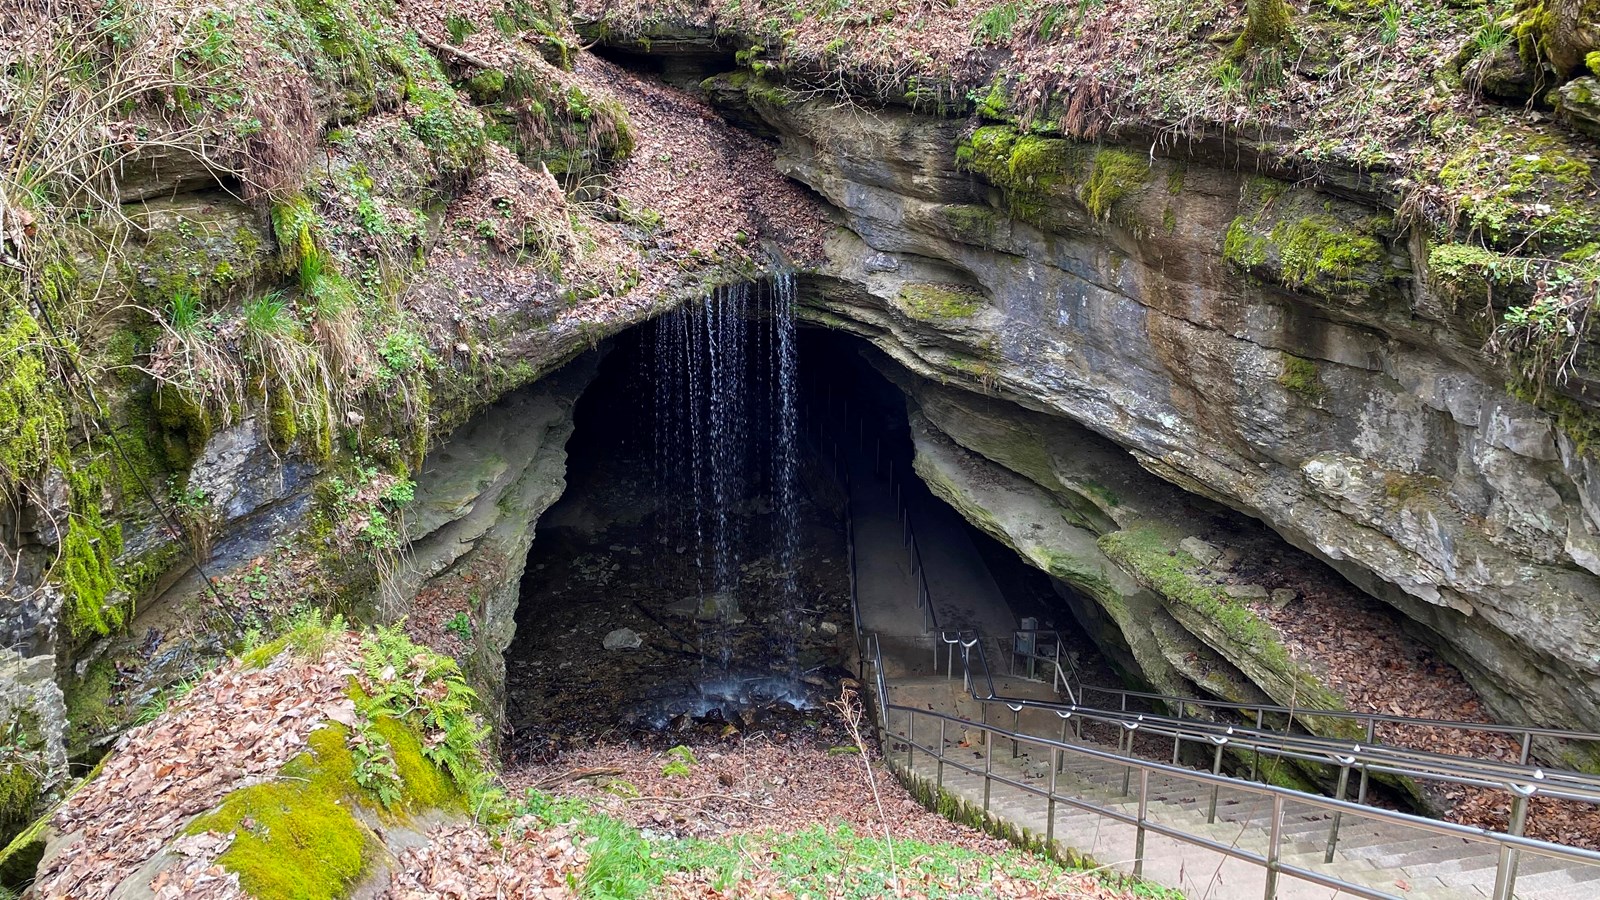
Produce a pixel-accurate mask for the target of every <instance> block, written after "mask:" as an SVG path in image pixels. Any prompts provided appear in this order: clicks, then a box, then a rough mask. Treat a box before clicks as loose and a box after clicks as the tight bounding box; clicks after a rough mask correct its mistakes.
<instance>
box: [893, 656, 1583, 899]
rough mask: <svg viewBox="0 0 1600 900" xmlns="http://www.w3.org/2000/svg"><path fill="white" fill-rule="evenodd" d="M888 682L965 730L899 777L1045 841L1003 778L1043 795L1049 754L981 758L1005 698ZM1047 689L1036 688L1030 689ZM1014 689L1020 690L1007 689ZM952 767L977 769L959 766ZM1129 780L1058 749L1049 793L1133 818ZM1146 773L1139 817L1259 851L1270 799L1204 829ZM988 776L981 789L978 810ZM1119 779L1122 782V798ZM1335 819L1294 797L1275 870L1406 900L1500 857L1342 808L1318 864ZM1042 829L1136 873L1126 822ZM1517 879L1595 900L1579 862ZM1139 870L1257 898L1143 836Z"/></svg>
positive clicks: (1227, 875)
mask: <svg viewBox="0 0 1600 900" xmlns="http://www.w3.org/2000/svg"><path fill="white" fill-rule="evenodd" d="M1016 682H1017V683H1016V684H1011V685H1007V690H1008V691H1021V690H1026V689H1027V687H1026V686H1027V685H1030V684H1034V683H1032V682H1026V681H1023V680H1021V679H1017V680H1016ZM887 683H888V692H889V700H890V703H892V704H896V705H900V706H906V707H912V708H915V709H919V710H920V709H927V710H929V711H937V712H941V713H945V714H947V715H954V716H957V717H959V718H962V719H966V720H969V721H970V722H971V723H972V725H971V726H970V727H966V728H961V727H956V726H954V725H953V723H946V725H945V728H944V734H943V736H942V742H943V747H944V753H945V754H946V756H945V762H944V764H943V766H942V767H941V765H940V763H939V761H938V760H936V759H935V758H934V757H933V756H932V754H930V753H928V752H925V751H924V750H913V751H912V752H911V753H910V759H911V766H910V770H909V774H910V775H911V776H912V777H914V778H915V779H917V780H921V781H924V782H926V783H927V784H929V785H930V786H931V785H935V784H938V785H940V786H942V788H943V790H944V791H945V792H946V793H948V794H950V795H952V796H954V797H956V798H959V799H960V800H961V801H963V802H964V803H965V804H966V805H967V806H969V807H970V808H972V809H974V810H985V809H986V810H987V812H988V813H989V815H991V816H993V817H994V818H996V819H998V820H1000V821H1001V822H1004V823H1006V824H1008V825H1010V826H1012V827H1014V828H1017V829H1020V830H1022V831H1024V832H1025V833H1027V834H1029V835H1030V836H1031V837H1033V838H1035V839H1040V840H1042V839H1043V838H1044V836H1045V835H1046V834H1047V833H1048V832H1049V831H1050V828H1049V822H1048V819H1047V815H1048V813H1047V801H1046V799H1045V798H1044V797H1043V796H1041V795H1040V794H1036V793H1030V792H1029V791H1027V790H1024V789H1023V788H1021V787H1018V786H1016V785H1014V784H1008V783H1006V782H1007V781H1011V782H1017V783H1020V784H1025V785H1030V786H1033V787H1035V788H1036V789H1038V790H1040V791H1044V790H1045V789H1047V788H1048V787H1049V784H1050V771H1049V770H1050V761H1049V753H1048V751H1045V750H1043V749H1042V748H1037V747H1036V748H1034V749H1033V750H1032V751H1031V752H1030V751H1029V748H1028V747H1027V745H1026V744H1025V743H1024V744H1022V745H1021V746H1019V747H1016V748H1013V746H1012V741H1010V740H1009V739H1006V738H1003V737H1001V738H996V739H995V742H994V747H993V750H994V753H993V758H992V760H991V759H987V758H986V757H987V756H988V753H989V748H988V747H987V746H985V742H984V737H985V732H984V730H983V728H982V726H981V719H982V716H983V714H984V713H985V710H984V709H983V708H982V707H984V706H985V705H987V706H989V707H990V709H989V710H988V711H987V714H988V715H991V716H994V717H995V718H996V719H1003V721H994V724H996V725H998V726H1000V727H1002V728H1006V729H1011V728H1013V722H1012V719H1011V713H1010V712H1008V711H1006V708H1005V707H1004V706H1003V704H994V703H992V702H991V703H988V704H985V703H984V702H983V701H979V700H976V699H974V698H972V697H971V696H970V695H968V694H966V692H964V691H963V690H961V683H960V681H959V680H955V681H951V680H948V679H946V678H942V677H928V676H919V675H915V674H909V673H908V674H907V675H905V676H902V677H900V678H891V679H889V680H888V682H887ZM997 686H998V685H997ZM1048 687H1049V686H1048V685H1042V686H1041V685H1035V686H1034V688H1033V689H1034V690H1039V689H1047V688H1048ZM1011 695H1012V696H1017V694H1016V693H1013V694H1011ZM996 706H999V710H998V711H997V710H995V709H994V707H996ZM934 722H935V720H933V719H930V718H926V717H923V718H921V720H920V721H919V722H918V724H917V726H916V732H915V735H914V736H915V739H916V743H917V744H918V745H919V747H921V748H930V747H932V746H934V745H935V744H937V743H939V742H940V741H941V736H940V734H939V731H938V726H937V725H936V724H934ZM1043 724H1044V723H1042V722H1040V721H1022V722H1020V723H1019V724H1018V725H1017V726H1015V727H1016V728H1018V729H1019V730H1020V732H1021V733H1025V734H1034V735H1038V736H1041V737H1048V738H1051V739H1059V737H1060V735H1059V734H1058V733H1056V732H1055V730H1054V729H1047V728H1044V727H1040V726H1041V725H1043ZM930 726H931V727H930ZM905 737H906V727H905V719H904V718H903V717H902V716H898V715H895V714H894V713H892V712H891V715H890V729H889V741H888V743H887V744H886V746H887V747H888V750H889V757H890V761H891V762H892V763H894V764H896V765H897V766H899V767H900V768H901V769H902V770H904V767H905V762H906V759H907V744H906V742H905V741H904V740H903V739H904V738H905ZM896 738H900V740H896ZM1075 743H1077V744H1079V745H1082V746H1085V747H1090V748H1093V749H1096V750H1099V751H1102V752H1105V753H1116V752H1117V750H1116V748H1114V747H1111V746H1108V745H1102V744H1097V743H1094V742H1090V741H1082V740H1079V741H1075ZM958 764H959V765H960V766H965V767H967V768H969V769H973V770H976V771H975V772H969V771H963V770H962V769H961V768H958ZM986 764H987V765H988V767H989V771H990V772H991V773H992V775H994V776H995V777H994V778H993V779H986V778H985V777H984V770H985V766H986ZM941 768H942V771H941ZM1128 773H1129V767H1127V766H1124V765H1121V764H1118V763H1117V762H1114V761H1110V760H1102V759H1097V758H1092V757H1087V756H1081V755H1078V754H1072V753H1064V754H1063V765H1062V769H1061V771H1059V772H1058V773H1057V774H1056V781H1055V787H1056V793H1057V796H1058V797H1065V798H1071V799H1077V800H1081V801H1083V802H1085V803H1088V804H1092V805H1095V806H1099V807H1103V808H1105V809H1109V810H1114V811H1118V812H1121V813H1124V814H1126V815H1128V816H1130V817H1136V816H1137V815H1138V812H1139V781H1140V777H1139V773H1138V772H1137V771H1134V772H1133V774H1132V775H1131V776H1129V774H1128ZM1148 777H1149V781H1148V790H1149V793H1148V801H1147V807H1146V819H1147V821H1149V822H1151V823H1154V824H1157V825H1166V826H1170V827H1172V828H1174V829H1178V830H1181V831H1183V832H1185V833H1188V834H1191V835H1195V836H1198V837H1202V838H1205V839H1208V840H1211V841H1215V842H1217V843H1219V844H1222V845H1224V846H1228V847H1234V848H1238V849H1240V850H1243V851H1247V852H1253V853H1258V854H1261V855H1263V856H1264V855H1266V853H1267V850H1268V843H1269V841H1270V828H1271V819H1272V801H1271V799H1270V798H1269V797H1267V796H1265V795H1262V794H1259V793H1252V792H1250V791H1249V790H1248V789H1247V788H1244V787H1243V786H1241V787H1240V788H1231V787H1223V788H1220V789H1219V790H1218V795H1217V800H1216V817H1215V821H1213V822H1208V814H1209V810H1210V807H1211V802H1212V798H1211V788H1210V787H1209V786H1207V785H1203V784H1197V783H1194V782H1187V781H1184V780H1182V779H1180V778H1177V777H1174V776H1169V775H1164V774H1162V773H1151V774H1150V775H1149V776H1148ZM1002 779H1004V780H1002ZM1125 779H1126V781H1125ZM986 780H987V781H988V782H989V783H988V797H987V803H986V802H985V781H986ZM1125 783H1126V784H1127V785H1128V790H1127V792H1126V793H1124V784H1125ZM1332 825H1333V820H1332V814H1331V813H1330V812H1329V811H1327V810H1326V809H1322V808H1318V807H1313V806H1310V805H1308V804H1297V803H1295V802H1293V801H1292V800H1291V801H1288V802H1286V803H1285V806H1284V818H1283V824H1282V826H1281V829H1280V856H1281V859H1282V860H1283V862H1284V863H1287V864H1290V865H1295V866H1301V867H1304V868H1307V869H1310V870H1312V871H1314V872H1317V873H1319V874H1323V875H1327V876H1330V877H1333V878H1337V879H1339V880H1342V881H1346V882H1351V883H1354V884H1359V885H1362V886H1364V887H1367V888H1370V889H1371V890H1373V891H1375V892H1377V893H1379V894H1381V895H1389V896H1394V897H1401V898H1417V900H1479V898H1491V897H1493V892H1494V887H1495V877H1496V866H1497V863H1498V859H1499V849H1498V847H1496V846H1495V845H1494V844H1491V843H1488V842H1485V841H1476V840H1467V839H1463V838H1461V837H1456V836H1450V835H1443V834H1437V833H1430V832H1427V831H1423V830H1421V829H1416V828H1409V827H1406V826H1405V825H1403V824H1399V823H1395V822H1389V821H1382V820H1376V819H1369V818H1366V817H1362V816H1359V815H1358V814H1352V813H1346V814H1345V815H1344V816H1343V818H1342V820H1341V822H1340V829H1339V840H1338V846H1337V850H1336V853H1335V855H1334V859H1333V861H1332V862H1331V863H1325V862H1324V854H1325V851H1326V848H1327V842H1328V837H1329V833H1330V830H1331V828H1332ZM1053 833H1054V839H1055V842H1056V845H1057V847H1058V848H1059V849H1061V850H1070V851H1073V852H1076V853H1079V854H1082V855H1085V856H1088V857H1090V858H1091V859H1093V860H1095V861H1096V862H1097V863H1099V864H1101V865H1108V866H1113V867H1115V868H1117V869H1120V870H1124V871H1132V870H1133V860H1134V859H1135V858H1136V857H1137V855H1138V854H1137V853H1136V851H1135V846H1136V834H1137V829H1136V828H1135V826H1134V825H1132V824H1129V823H1123V822H1119V821H1117V820H1115V819H1112V818H1109V817H1107V816H1105V815H1104V814H1102V813H1101V812H1096V811H1087V810H1083V809H1079V808H1075V807H1073V806H1071V805H1069V803H1068V802H1066V801H1058V803H1057V807H1056V810H1055V823H1054V829H1053ZM1517 871H1518V877H1517V880H1516V889H1515V894H1514V895H1513V896H1514V897H1516V898H1526V900H1579V898H1586V900H1594V898H1600V867H1585V866H1581V865H1575V864H1573V863H1570V862H1566V861H1561V860H1554V859H1550V858H1546V857H1540V856H1537V855H1535V854H1533V853H1530V852H1524V853H1522V854H1521V861H1520V864H1519V866H1518V869H1517ZM1142 873H1143V875H1144V877H1146V878H1149V879H1151V880H1153V881H1156V882H1159V883H1161V884H1165V885H1168V886H1171V887H1176V888H1178V889H1180V890H1182V891H1183V892H1184V893H1185V895H1187V896H1189V897H1191V898H1218V900H1232V898H1253V897H1264V896H1265V894H1266V881H1267V872H1266V870H1265V869H1264V868H1263V867H1262V866H1261V865H1259V864H1257V863H1253V862H1248V861H1246V860H1241V859H1236V858H1232V857H1228V856H1226V855H1225V854H1223V853H1220V852H1217V851H1215V850H1212V849H1210V848H1206V847H1202V846H1198V845H1195V844H1191V843H1187V842H1184V841H1179V840H1177V839H1174V838H1170V837H1167V836H1164V835H1160V834H1156V833H1153V832H1148V831H1147V833H1146V838H1145V861H1144V865H1143V872H1142ZM1276 896H1277V897H1279V898H1283V900H1302V898H1306V900H1309V898H1330V897H1341V896H1360V895H1359V894H1354V893H1350V892H1345V891H1340V890H1337V889H1335V888H1333V887H1329V886H1324V885H1319V884H1316V883H1313V882H1311V881H1307V880H1302V879H1300V878H1296V877H1292V876H1291V875H1290V874H1289V873H1284V874H1283V875H1281V876H1280V877H1279V879H1278V883H1277V890H1276Z"/></svg>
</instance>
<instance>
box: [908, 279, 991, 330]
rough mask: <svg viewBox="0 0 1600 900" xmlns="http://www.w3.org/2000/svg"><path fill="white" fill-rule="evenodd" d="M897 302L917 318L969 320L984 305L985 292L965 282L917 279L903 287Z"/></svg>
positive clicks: (939, 320)
mask: <svg viewBox="0 0 1600 900" xmlns="http://www.w3.org/2000/svg"><path fill="white" fill-rule="evenodd" d="M895 299H896V305H897V306H899V307H900V308H901V309H902V310H904V311H905V312H906V313H907V314H908V315H910V316H911V317H912V318H914V319H919V320H922V321H926V322H942V321H949V320H951V319H966V318H970V317H971V316H973V315H974V314H975V313H977V311H978V310H979V309H980V308H981V307H982V306H983V303H984V297H983V292H982V291H979V290H978V289H977V288H974V287H970V286H968V285H964V284H931V283H927V282H918V283H913V284H907V285H905V286H903V287H901V288H900V293H899V296H897V297H896V298H895Z"/></svg>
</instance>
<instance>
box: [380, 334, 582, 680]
mask: <svg viewBox="0 0 1600 900" xmlns="http://www.w3.org/2000/svg"><path fill="white" fill-rule="evenodd" d="M598 362H599V361H598V359H595V358H594V357H593V355H591V356H590V357H588V358H586V359H585V360H584V361H580V362H577V363H574V364H572V365H569V366H567V367H565V368H563V369H562V370H561V371H560V372H558V373H557V374H555V375H553V376H551V377H549V378H546V379H544V380H542V381H539V382H536V383H535V384H533V385H532V386H530V387H527V388H524V389H522V390H519V391H517V392H515V393H513V394H511V395H510V396H508V397H506V398H505V399H503V400H501V401H499V402H498V403H496V404H495V405H494V406H492V407H490V408H489V409H488V410H487V411H486V412H485V413H483V414H482V415H479V416H477V417H476V418H474V419H473V420H472V421H471V422H469V423H468V424H467V425H464V426H462V427H461V428H459V429H457V430H456V431H455V433H453V434H452V435H451V436H450V437H449V438H448V439H447V440H445V441H444V442H443V444H441V445H440V446H439V447H438V448H437V449H435V450H434V451H432V452H431V453H429V454H428V456H427V458H426V459H425V460H424V461H423V465H422V471H421V472H420V473H419V474H418V476H417V492H416V499H415V502H414V503H413V504H412V507H411V508H412V514H411V519H410V521H409V523H408V528H407V531H408V535H409V538H410V541H409V545H408V548H407V551H406V554H405V558H406V562H405V564H404V566H403V567H402V568H401V569H400V571H398V572H397V573H395V575H394V576H393V577H392V578H391V579H390V580H389V582H388V583H387V584H385V585H384V586H383V587H382V588H381V589H380V594H381V595H382V596H384V597H385V598H386V601H385V602H387V603H390V604H393V605H394V607H395V609H397V610H403V611H413V610H416V609H419V608H421V607H424V606H425V605H426V604H427V602H428V600H429V597H430V594H436V593H439V592H443V593H449V594H456V595H460V596H471V597H473V598H475V606H474V608H473V609H471V610H470V611H469V613H470V615H471V616H472V619H473V621H474V634H475V635H476V640H475V642H474V645H473V647H472V649H471V658H470V659H468V660H466V661H465V664H464V667H463V668H464V671H466V673H467V675H468V677H469V679H470V680H471V681H472V682H473V685H474V687H476V688H477V689H478V690H479V691H480V692H482V693H483V694H484V695H485V699H487V700H489V701H490V702H489V703H488V704H486V705H487V707H488V708H490V709H495V710H499V709H503V708H504V704H503V703H502V700H503V699H504V698H503V693H504V689H505V661H504V659H503V658H502V656H501V654H502V653H503V652H504V651H505V648H506V647H508V646H510V644H511V638H512V636H513V634H514V633H515V630H516V620H515V618H514V616H515V613H516V609H517V599H518V591H519V588H520V585H521V583H522V570H523V567H524V566H526V564H527V561H528V548H529V546H531V545H532V543H533V535H534V526H535V525H536V523H537V522H538V519H539V516H540V515H541V514H542V513H543V512H544V511H545V510H546V509H548V508H549V507H550V505H551V504H552V503H554V502H555V501H556V500H557V499H558V498H559V497H560V496H561V492H562V491H563V490H564V489H565V488H566V463H567V452H566V444H567V438H568V437H570V436H571V435H572V427H573V425H572V407H573V404H574V403H576V402H577V399H578V395H579V394H580V393H581V392H582V391H583V389H584V388H585V387H587V386H588V384H589V382H590V380H592V379H593V377H594V372H595V367H596V365H598Z"/></svg>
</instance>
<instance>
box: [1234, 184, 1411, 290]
mask: <svg viewBox="0 0 1600 900" xmlns="http://www.w3.org/2000/svg"><path fill="white" fill-rule="evenodd" d="M1390 227H1392V222H1391V221H1390V219H1389V218H1388V217H1387V216H1383V215H1378V214H1373V213H1372V212H1371V211H1370V210H1365V209H1362V208H1360V207H1356V206H1354V205H1352V204H1345V203H1342V202H1339V201H1334V200H1330V199H1328V198H1327V197H1325V196H1324V195H1322V194H1318V193H1316V192H1314V191H1305V190H1301V189H1295V188H1291V187H1290V186H1289V185H1287V184H1284V183H1283V182H1280V181H1276V180H1273V179H1268V178H1259V177H1258V178H1252V179H1250V180H1249V181H1247V182H1246V184H1245V187H1244V190H1243V196H1242V199H1241V203H1240V214H1239V216H1237V217H1236V218H1234V220H1233V221H1232V222H1231V223H1229V225H1228V228H1227V231H1226V232H1225V233H1224V235H1223V240H1222V258H1223V259H1224V260H1225V261H1227V262H1228V263H1230V264H1231V265H1233V266H1235V267H1237V268H1239V269H1243V270H1245V271H1248V272H1251V273H1253V274H1255V275H1257V276H1259V277H1262V278H1265V279H1268V280H1270V281H1274V282H1277V283H1278V284H1281V285H1283V286H1284V287H1286V288H1289V289H1291V290H1296V291H1305V292H1308V293H1311V294H1314V295H1318V296H1322V297H1328V298H1333V299H1342V300H1346V301H1354V302H1362V301H1365V300H1368V299H1371V298H1373V297H1375V296H1381V295H1382V294H1384V293H1385V292H1390V293H1392V292H1393V291H1394V290H1395V288H1394V283H1395V282H1396V281H1397V280H1398V279H1399V278H1400V277H1401V274H1402V273H1400V272H1397V271H1395V270H1394V269H1393V268H1392V267H1391V266H1390V265H1389V261H1388V251H1387V249H1386V246H1385V243H1384V235H1385V232H1386V231H1387V230H1388V229H1389V228H1390Z"/></svg>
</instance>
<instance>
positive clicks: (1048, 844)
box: [1044, 747, 1061, 854]
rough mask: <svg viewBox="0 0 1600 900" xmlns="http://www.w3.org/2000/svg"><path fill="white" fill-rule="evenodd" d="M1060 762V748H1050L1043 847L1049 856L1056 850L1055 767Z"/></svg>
mask: <svg viewBox="0 0 1600 900" xmlns="http://www.w3.org/2000/svg"><path fill="white" fill-rule="evenodd" d="M1060 762H1061V748H1060V747H1051V748H1050V793H1049V794H1048V795H1047V797H1046V800H1045V809H1044V846H1045V849H1046V850H1047V851H1049V852H1050V853H1051V854H1054V853H1055V849H1056V766H1057V765H1059V764H1060Z"/></svg>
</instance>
